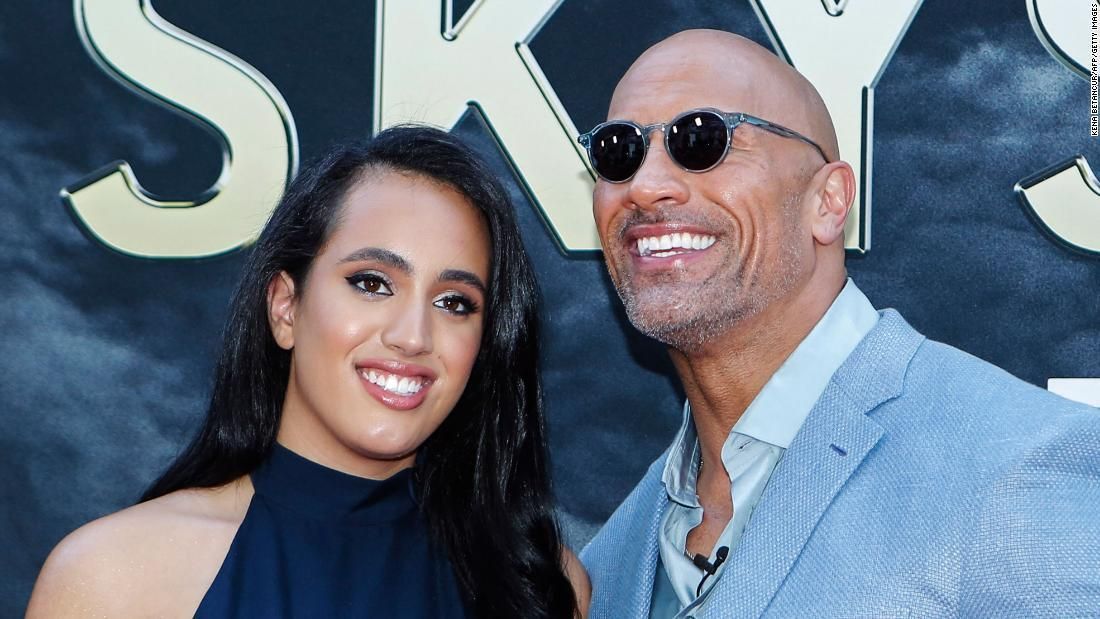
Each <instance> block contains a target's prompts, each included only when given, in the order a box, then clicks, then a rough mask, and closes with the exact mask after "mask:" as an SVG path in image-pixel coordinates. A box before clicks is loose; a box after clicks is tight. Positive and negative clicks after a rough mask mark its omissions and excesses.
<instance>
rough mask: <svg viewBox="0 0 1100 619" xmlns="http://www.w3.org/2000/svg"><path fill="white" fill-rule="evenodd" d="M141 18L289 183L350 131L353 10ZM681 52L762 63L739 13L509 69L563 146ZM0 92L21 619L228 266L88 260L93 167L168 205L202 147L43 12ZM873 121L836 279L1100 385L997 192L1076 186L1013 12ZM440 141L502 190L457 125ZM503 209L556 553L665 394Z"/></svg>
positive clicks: (99, 499) (970, 7)
mask: <svg viewBox="0 0 1100 619" xmlns="http://www.w3.org/2000/svg"><path fill="white" fill-rule="evenodd" d="M865 1H866V0H865ZM806 2H807V8H808V10H815V9H819V8H820V6H819V4H818V3H817V2H816V0H806ZM456 4H461V3H456ZM467 4H468V2H467ZM154 5H155V7H156V9H157V11H158V12H160V13H161V14H162V15H163V16H164V17H165V18H167V19H168V20H169V21H171V22H172V23H174V24H176V25H177V26H179V27H181V28H183V29H185V30H187V31H189V32H191V33H193V34H195V35H197V36H199V37H201V38H204V39H206V40H208V41H210V42H211V43H213V44H215V45H218V46H220V47H223V48H225V49H227V50H229V51H231V52H232V53H234V54H235V55H237V56H239V57H241V58H243V59H245V60H246V61H247V62H249V63H250V64H252V65H253V66H255V67H256V68H258V69H259V70H260V71H261V72H262V73H264V74H265V75H266V76H267V77H268V78H269V79H270V80H271V81H272V82H273V83H274V84H275V85H276V86H277V87H278V88H279V90H280V91H281V92H282V94H283V95H284V97H285V98H286V100H287V102H288V104H289V105H290V107H291V109H292V111H293V113H294V116H295V119H296V121H297V123H298V129H299V136H300V143H301V146H302V159H303V160H304V161H308V160H310V159H312V158H313V157H315V156H316V155H317V154H319V153H320V152H321V150H322V149H323V148H324V147H325V145H326V144H328V143H330V142H332V141H334V140H338V139H341V138H345V137H349V136H362V135H365V134H367V133H368V132H369V129H370V118H371V96H372V93H371V90H372V81H373V77H372V71H373V58H372V56H373V45H374V43H373V32H374V7H373V3H370V2H368V3H363V2H357V1H355V0H332V1H331V2H329V3H327V4H326V9H325V10H324V11H317V10H316V8H315V7H314V5H313V4H312V3H310V2H307V1H306V0H286V1H281V2H278V3H270V2H268V3H225V2H217V1H215V0H188V1H186V2H185V1H184V0H156V1H155V3H154ZM639 5H644V10H640V9H639V8H638V7H639ZM692 27H712V28H721V29H725V30H731V31H734V32H739V33H741V34H744V35H745V36H748V37H750V38H752V39H754V40H756V41H758V42H760V43H762V44H765V45H767V40H766V37H765V35H764V32H763V30H762V28H761V26H760V24H759V22H758V21H757V19H756V16H755V15H754V13H753V12H752V10H751V9H750V7H749V5H748V3H747V2H746V1H745V0H724V1H721V2H719V1H712V2H705V1H697V2H689V1H679V2H677V1H671V0H646V1H645V2H643V3H635V2H628V1H627V0H585V1H583V2H582V1H579V0H577V1H574V0H565V2H564V3H563V4H562V6H561V7H560V8H559V10H558V11H557V12H556V13H555V15H554V16H553V17H552V18H551V20H550V21H549V23H548V24H547V26H546V28H545V29H544V30H543V32H542V33H541V34H540V35H539V36H538V38H537V39H536V40H535V41H534V42H533V44H532V49H533V50H534V52H535V55H536V57H537V58H538V60H539V62H540V63H541V65H542V67H543V69H544V71H545V72H546V74H547V76H548V77H549V79H550V80H551V82H552V83H553V84H554V86H555V87H556V88H557V92H558V95H559V96H560V98H561V100H562V101H563V102H564V104H565V106H566V108H567V109H568V110H569V112H570V114H571V115H572V117H573V119H574V121H575V124H576V125H577V126H578V127H584V128H587V127H589V126H591V125H593V124H595V123H597V122H599V121H601V120H603V118H604V111H605V109H606V105H607V102H608V99H609V97H610V94H611V90H612V88H613V86H614V83H615V81H616V79H617V78H618V76H619V75H620V74H621V73H622V72H623V71H624V70H625V69H626V67H627V66H628V65H629V64H630V62H631V61H632V60H633V58H634V57H635V56H636V55H637V54H638V53H640V52H641V51H642V50H643V49H645V48H646V47H648V46H649V45H650V44H652V43H654V42H656V41H657V40H659V39H661V38H663V37H664V36H667V35H668V34H671V33H672V32H675V31H678V30H681V29H684V28H692ZM0 75H3V76H4V84H3V86H2V87H0V153H2V155H0V162H2V164H0V269H2V272H3V273H4V274H5V275H6V286H5V288H6V294H5V295H4V296H5V301H4V303H2V304H0V332H2V333H3V337H2V338H0V419H3V420H4V422H5V430H4V432H3V433H0V470H2V471H3V472H4V475H3V476H2V477H0V506H2V507H0V548H4V549H5V552H4V556H3V558H2V559H0V616H3V617H8V616H17V615H19V614H21V612H22V610H23V608H24V606H25V604H26V600H27V597H28V595H29V593H30V588H31V585H32V583H33V579H34V576H35V574H36V573H37V570H38V568H39V567H40V565H41V563H42V561H43V559H44V558H45V556H46V554H47V553H48V551H49V549H50V548H51V547H52V546H53V545H54V544H55V543H56V542H57V541H58V540H59V539H60V538H61V537H62V536H63V535H64V534H65V533H67V532H68V531H70V530H72V529H73V528H75V527H76V526H78V525H80V524H82V523H84V522H86V521H88V520H90V519H92V518H95V517H98V516H101V515H103V514H105V513H108V512H111V511H114V510H117V509H119V508H121V507H123V506H126V505H128V504H130V503H132V502H133V501H134V500H135V499H136V497H137V496H138V495H139V494H140V493H141V491H142V489H143V488H144V486H145V485H146V484H147V483H148V482H149V481H150V480H151V479H152V478H153V477H154V476H155V474H156V473H157V472H158V471H159V470H160V469H161V468H162V467H163V466H165V465H166V464H167V462H168V461H169V460H170V459H171V457H172V456H173V455H174V454H175V453H176V452H177V451H178V450H179V449H180V448H181V447H182V446H183V444H184V443H185V442H186V440H187V439H188V437H189V436H190V433H191V432H192V431H193V430H194V429H195V427H196V423H197V421H198V419H199V416H200V415H201V413H202V411H203V408H204V404H205V400H206V397H207V395H208V391H209V386H210V380H209V374H210V370H211V367H212V363H213V357H214V354H215V351H216V349H217V346H218V339H219V331H220V329H221V324H222V322H223V320H224V318H225V308H226V303H227V301H228V298H229V295H230V293H231V290H232V287H233V285H234V283H235V281H236V279H237V276H238V272H239V269H240V266H241V264H242V256H241V255H240V254H237V255H230V256H225V257H222V258H218V259H214V260H207V261H187V262H154V261H145V260H136V259H132V258H127V257H124V256H120V255H117V254H114V253H111V252H109V251H107V250H105V249H103V248H102V247H100V246H98V245H97V244H95V243H94V242H92V241H90V240H89V239H87V238H86V237H85V236H83V235H82V234H81V232H80V231H79V229H78V228H77V227H76V226H75V225H74V223H73V222H72V220H71V219H70V218H69V215H68V214H67V212H66V210H65V208H64V207H63V206H62V204H61V201H60V200H59V198H58V191H59V190H60V189H61V188H62V187H65V186H68V185H72V184H73V183H75V182H77V181H79V180H80V179H81V178H83V177H85V176H86V175H87V174H89V173H90V172H92V171H94V170H95V169H97V168H99V167H100V166H102V165H104V164H105V163H108V162H110V161H113V160H116V159H126V160H127V161H129V162H131V164H132V165H133V167H134V169H135V172H136V174H137V175H138V177H139V178H140V179H141V180H142V183H143V184H144V185H145V186H146V187H147V188H149V189H150V190H152V191H154V192H156V193H160V194H168V195H186V194H193V193H197V192H199V191H201V190H203V189H205V188H206V187H207V186H209V185H210V184H211V183H212V182H213V180H214V179H215V178H216V177H217V174H218V166H219V165H220V152H219V149H218V146H217V144H216V143H214V141H213V140H212V139H211V138H210V136H209V135H208V134H207V133H206V132H204V131H203V130H201V129H199V128H197V127H196V126H194V125H192V124H191V123H190V122H189V121H187V120H185V119H182V118H181V117H179V116H176V115H174V114H172V113H170V112H167V111H165V110H163V109H161V108H158V107H157V106H155V105H153V104H151V103H149V102H148V101H146V100H144V99H141V98H139V97H137V96H135V95H133V94H132V93H130V92H129V91H127V90H125V89H124V88H122V87H121V86H119V85H118V84H117V83H115V82H114V81H112V80H111V79H110V78H109V77H107V76H106V75H104V74H103V73H102V72H100V71H99V69H98V68H97V67H96V66H95V65H94V64H93V62H92V61H91V60H90V59H89V58H88V57H87V55H86V54H85V53H84V51H83V49H82V48H81V46H80V43H79V40H78V37H77V33H76V29H75V26H74V24H73V19H72V14H71V10H70V7H69V6H66V5H65V3H41V2H33V1H31V0H9V1H8V2H4V3H2V4H0ZM875 100H876V108H875V125H876V126H875V145H874V152H875V161H874V190H875V212H874V231H873V234H874V239H875V245H874V249H873V250H872V251H871V252H870V253H869V254H868V255H867V256H864V257H859V258H853V259H852V260H850V270H851V273H852V275H853V277H854V278H855V279H856V281H857V282H858V283H859V284H860V286H861V287H862V288H863V289H864V290H865V291H866V292H867V294H868V296H869V297H870V298H871V300H872V301H873V302H874V303H875V304H876V305H877V306H879V307H895V308H898V309H899V310H900V311H901V312H902V314H903V315H905V316H906V317H907V318H908V319H909V320H910V322H911V323H912V324H913V325H914V326H916V327H917V328H918V329H920V330H922V331H923V332H925V333H926V334H928V335H929V336H930V337H933V338H935V339H939V340H942V341H946V342H948V343H950V344H953V345H955V346H957V347H959V348H962V349H963V350H966V351H968V352H971V353H973V354H976V355H978V356H981V357H984V358H986V359H989V360H990V361H992V362H994V363H996V364H997V365H1000V366H1002V367H1005V368H1006V369H1008V370H1009V371H1010V372H1012V373H1014V374H1016V375H1018V376H1020V377H1021V378H1023V379H1025V380H1027V381H1030V382H1032V383H1035V384H1039V385H1045V382H1046V379H1047V378H1049V377H1052V376H1070V377H1071V376H1092V377H1100V302H1098V297H1100V295H1098V292H1100V260H1097V259H1095V258H1087V257H1083V256H1079V255H1075V254H1072V253H1069V252H1067V251H1066V250H1064V249H1062V248H1061V247H1059V246H1057V245H1056V244H1055V243H1053V242H1051V240H1050V239H1049V238H1047V237H1046V236H1044V235H1043V234H1042V233H1041V232H1040V231H1039V230H1038V229H1037V228H1036V227H1035V225H1034V224H1033V223H1032V222H1031V221H1030V220H1029V219H1028V218H1027V216H1026V215H1025V214H1024V212H1023V210H1022V209H1021V208H1020V205H1019V203H1018V202H1017V200H1016V198H1015V196H1014V195H1013V192H1012V187H1013V184H1014V183H1016V182H1017V181H1019V180H1020V179H1022V178H1024V177H1026V176H1028V175H1030V174H1032V173H1034V172H1036V171H1037V170H1040V169H1042V168H1045V167H1046V166H1048V165H1051V164H1053V163H1056V162H1058V161H1061V160H1063V159H1065V158H1067V157H1069V156H1071V155H1074V154H1078V153H1080V154H1084V155H1086V156H1087V157H1089V159H1090V160H1091V161H1092V162H1093V165H1094V166H1097V167H1098V168H1100V148H1098V142H1097V141H1096V140H1095V139H1092V138H1089V137H1088V115H1087V109H1088V85H1087V83H1086V82H1085V81H1084V80H1082V79H1081V78H1079V77H1077V76H1075V75H1074V74H1072V73H1070V72H1069V71H1068V70H1067V69H1065V68H1064V67H1062V66H1061V65H1060V64H1059V63H1057V62H1056V61H1055V60H1054V59H1053V58H1052V57H1051V56H1050V55H1048V54H1047V52H1046V51H1045V50H1044V49H1043V47H1042V45H1041V44H1040V43H1039V41H1038V40H1037V39H1036V37H1035V34H1034V33H1033V32H1032V30H1031V27H1030V24H1029V22H1028V17H1027V12H1026V8H1025V4H1024V1H1023V0H1013V1H1011V2H1004V1H1003V0H975V1H972V2H966V3H960V2H953V1H952V0H926V1H925V3H924V6H923V7H922V8H921V9H920V12H919V13H918V14H917V16H916V19H915V20H914V22H913V24H912V26H911V27H910V30H909V32H908V34H907V35H906V37H905V38H904V40H903V41H902V43H901V45H900V47H899V48H898V51H897V53H896V55H895V56H894V58H893V60H892V62H891V63H890V65H889V66H888V67H887V69H886V71H885V74H884V76H883V78H882V80H881V81H880V83H879V85H878V87H877V89H876V93H875ZM457 131H459V132H460V133H461V134H463V135H464V136H467V137H469V139H470V140H471V141H472V142H473V143H474V144H475V145H476V146H477V148H479V149H480V150H481V151H482V152H483V153H485V154H486V156H487V157H488V158H489V159H490V160H491V161H492V162H493V164H494V165H495V166H496V167H497V169H498V170H499V171H500V173H501V174H502V175H504V176H506V177H507V178H509V179H511V176H510V175H511V172H510V171H509V169H508V167H507V164H506V163H505V160H504V158H503V157H502V156H501V154H500V153H499V151H497V149H496V146H495V144H494V143H493V142H492V140H491V138H490V137H489V134H488V133H487V131H486V130H485V128H484V125H483V123H482V122H481V121H480V119H479V118H478V117H477V116H476V115H470V116H468V117H467V118H466V119H465V120H464V121H463V122H462V123H460V125H459V127H458V128H457ZM851 155H853V154H849V156H851ZM510 183H511V185H510V186H511V189H512V194H513V197H514V199H515V200H516V204H517V206H518V208H519V212H520V217H521V220H522V224H523V228H524V234H525V241H526V242H527V245H528V247H529V249H530V250H531V253H532V256H533V258H534V261H535V263H536V266H537V268H538V270H539V273H540V276H541V285H542V290H543V296H544V319H545V323H546V328H545V333H546V342H545V357H546V364H545V368H546V372H545V380H546V392H547V400H548V408H549V414H550V416H551V431H552V448H553V457H554V465H555V468H554V471H555V476H556V479H555V480H556V484H557V489H558V494H559V498H560V503H561V512H562V515H563V519H564V522H565V525H566V529H567V534H568V536H569V538H570V540H571V541H572V542H573V543H574V544H576V545H580V544H582V543H583V542H584V541H585V540H586V539H587V538H588V537H590V536H591V535H592V533H593V532H594V531H595V529H596V528H597V527H598V525H599V524H600V523H601V522H602V521H603V520H604V519H605V518H606V517H607V516H608V514H609V513H610V512H611V510H612V509H613V508H614V507H615V505H616V504H617V502H618V501H619V500H620V499H621V498H622V497H623V496H624V495H625V494H626V493H627V492H628V490H629V489H630V487H631V486H632V485H633V483H634V482H635V481H636V480H637V479H638V478H639V477H640V476H641V474H642V472H643V471H644V469H645V467H646V466H647V465H648V463H649V462H650V461H651V460H652V458H653V457H655V456H656V455H657V454H658V453H659V452H660V451H661V450H662V449H663V448H664V446H665V445H666V444H667V443H668V441H669V440H670V438H671V435H672V433H673V431H674V429H675V427H676V425H677V424H678V421H679V411H680V394H679V392H678V389H679V388H678V386H677V385H676V381H675V379H674V376H673V374H672V372H671V368H670V365H669V363H668V361H667V359H666V357H665V356H664V353H663V351H662V350H661V349H660V347H658V346H655V345H653V344H652V343H651V342H648V341H646V340H645V339H644V338H641V337H640V336H638V335H637V334H636V333H635V332H634V331H633V330H632V329H631V328H630V327H629V325H628V324H627V323H626V321H625V319H624V317H623V314H622V312H621V309H620V308H619V304H618V300H617V298H616V297H615V294H614V292H613V291H612V290H611V288H610V285H609V283H608V280H607V276H606V274H605V272H604V270H603V266H602V263H601V262H600V259H599V257H598V256H595V255H582V256H571V257H566V256H563V255H562V254H561V253H560V252H559V251H558V250H557V248H556V247H555V245H554V243H553V241H552V240H551V237H550V236H549V234H548V233H547V232H546V230H545V229H544V228H543V226H542V223H541V220H540V219H539V218H538V216H537V215H536V214H535V212H534V211H533V209H532V208H531V206H530V204H529V202H528V201H527V199H526V197H525V196H524V194H523V193H522V191H521V190H520V189H519V186H518V184H516V183H515V182H514V181H510Z"/></svg>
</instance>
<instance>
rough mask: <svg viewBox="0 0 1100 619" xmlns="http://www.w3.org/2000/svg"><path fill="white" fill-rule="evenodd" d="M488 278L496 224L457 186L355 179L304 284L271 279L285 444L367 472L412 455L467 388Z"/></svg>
mask: <svg viewBox="0 0 1100 619" xmlns="http://www.w3.org/2000/svg"><path fill="white" fill-rule="evenodd" d="M488 277H489V236H488V232H487V230H486V227H485V224H484V223H483V221H482V219H481V216H480V214H479V213H478V211H477V210H475V208H474V207H473V206H472V205H470V204H469V203H468V202H467V200H466V199H465V198H464V197H463V196H462V195H461V194H459V193H458V192H456V191H454V190H453V189H451V188H448V187H445V186H442V185H439V184H437V183H435V182H433V181H430V180H426V179H424V178H422V177H418V176H408V175H405V174H400V173H396V172H390V171H383V172H377V173H372V174H369V175H368V177H367V178H366V180H364V181H360V182H359V183H358V184H357V185H355V186H354V187H353V188H352V189H351V190H350V192H349V193H348V195H347V196H346V198H345V199H344V203H343V205H342V210H341V212H340V215H339V219H338V223H337V226H336V228H335V230H334V231H333V232H332V234H331V236H330V238H329V240H328V242H327V243H326V244H325V245H324V247H323V248H322V250H321V252H320V253H319V254H318V255H317V257H316V258H315V259H314V261H313V264H312V266H311V267H310V271H309V275H308V277H307V278H306V281H305V284H304V286H302V285H300V283H296V282H292V281H291V280H290V278H289V277H288V276H287V275H286V274H285V273H284V274H281V275H280V276H277V277H276V278H275V280H274V281H273V282H272V283H271V287H270V290H269V310H270V311H269V316H270V321H271V328H272V333H273V335H274V336H275V340H276V341H277V342H278V343H279V345H280V346H282V347H283V348H285V349H287V350H290V351H291V368H290V379H289V383H288V386H287V394H286V400H285V403H284V406H283V414H282V421H281V423H280V427H279V435H278V438H279V442H280V443H282V444H283V445H285V446H286V447H288V448H290V449H292V450H293V451H296V452H298V453H299V454H301V455H303V456H305V457H307V458H309V459H311V460H314V461H316V462H319V463H321V464H324V465H327V466H329V467H332V468H335V469H338V470H342V471H345V472H348V473H352V474H355V475H360V476H363V477H373V478H384V477H388V476H389V475H390V474H392V473H394V472H396V471H398V470H400V469H402V468H406V467H408V466H410V465H411V464H412V461H413V458H414V456H415V453H416V450H417V448H418V447H420V445H421V444H422V443H423V442H424V440H425V439H426V438H428V436H429V435H430V434H431V433H432V432H434V431H435V429H436V428H438V427H439V425H440V424H441V423H442V422H443V420H444V418H446V416H447V414H448V413H450V412H451V409H452V408H454V405H455V403H456V402H457V401H458V398H459V396H460V395H462V391H463V389H465V387H466V381H467V379H468V378H469V377H470V371H471V369H472V368H473V365H474V360H475V358H476V357H477V353H478V347H479V345H480V343H481V332H482V323H483V320H484V318H483V316H484V314H483V309H482V308H483V307H484V304H485V288H486V286H487V285H488ZM296 284H298V285H297V286H296Z"/></svg>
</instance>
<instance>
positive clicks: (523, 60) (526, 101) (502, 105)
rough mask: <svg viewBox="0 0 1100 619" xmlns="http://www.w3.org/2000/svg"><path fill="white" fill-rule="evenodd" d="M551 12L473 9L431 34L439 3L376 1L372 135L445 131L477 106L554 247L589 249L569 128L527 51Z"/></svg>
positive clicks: (584, 196) (583, 170) (549, 7)
mask: <svg viewBox="0 0 1100 619" xmlns="http://www.w3.org/2000/svg"><path fill="white" fill-rule="evenodd" d="M560 3H561V0H523V1H517V0H494V1H489V0H476V1H475V2H474V4H473V5H472V6H471V7H470V9H469V11H467V13H466V15H465V17H463V19H462V20H460V21H459V23H458V24H457V25H456V26H454V27H453V28H448V30H447V31H446V32H441V29H440V23H442V22H443V21H444V20H443V15H444V11H447V8H446V7H444V6H443V5H445V4H449V2H448V0H444V1H443V2H440V0H378V4H377V7H378V9H377V10H378V17H377V26H376V28H377V29H376V34H375V45H376V48H375V72H374V79H375V89H374V127H375V131H377V130H379V129H382V128H384V127H387V126H390V125H393V124H395V123H399V122H403V121H419V122H427V123H431V124H434V125H438V126H442V127H447V128H450V127H452V126H454V124H455V123H456V122H457V121H458V119H459V118H460V117H461V116H462V114H463V113H464V112H465V111H466V110H467V108H468V106H470V105H475V106H477V108H479V109H480V111H481V113H482V115H483V116H484V118H485V121H486V122H487V123H488V125H489V127H490V128H491V129H492V132H493V134H494V137H495V138H496V140H497V142H498V143H499V145H500V147H501V150H502V151H503V152H504V153H505V155H506V156H507V157H508V159H509V161H510V162H511V164H512V166H513V167H514V168H515V170H516V172H517V174H518V176H519V178H520V180H521V182H522V183H523V185H524V186H525V188H526V189H527V191H528V194H529V195H530V196H531V198H532V199H533V201H534V202H535V204H536V205H537V206H538V207H539V209H540V210H541V212H542V214H543V217H544V219H545V220H546V221H547V224H548V225H549V226H550V229H551V230H552V231H553V232H554V233H555V236H556V237H557V239H558V241H559V243H560V244H561V246H562V247H563V248H564V249H567V250H578V249H597V248H599V240H598V238H597V236H596V230H595V226H594V225H593V223H592V215H591V210H592V183H593V177H592V175H591V173H590V172H589V171H588V168H587V167H586V164H585V161H584V157H583V153H582V152H581V150H580V147H579V146H578V145H577V143H576V141H575V139H574V138H575V136H576V135H577V129H576V127H574V126H573V121H572V120H570V118H569V115H568V114H567V113H566V112H565V109H564V108H563V107H562V105H561V102H560V101H558V98H557V95H556V94H555V93H554V90H553V88H551V87H550V84H549V82H548V81H547V80H546V76H544V75H543V74H542V70H541V69H540V68H539V65H538V63H537V62H536V61H535V58H534V56H533V55H532V54H531V50H530V48H529V47H528V43H529V42H530V41H531V39H532V38H534V36H535V34H537V32H538V30H539V28H540V27H541V26H542V24H543V23H545V21H546V20H547V19H548V18H549V16H550V15H551V14H553V12H554V10H555V9H556V8H557V7H558V5H559V4H560Z"/></svg>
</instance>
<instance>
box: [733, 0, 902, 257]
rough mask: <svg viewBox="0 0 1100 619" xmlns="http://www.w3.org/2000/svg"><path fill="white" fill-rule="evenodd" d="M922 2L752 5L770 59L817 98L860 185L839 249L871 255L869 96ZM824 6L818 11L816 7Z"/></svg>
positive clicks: (775, 0)
mask: <svg viewBox="0 0 1100 619" xmlns="http://www.w3.org/2000/svg"><path fill="white" fill-rule="evenodd" d="M922 1H923V0H868V1H864V2H858V3H853V4H851V5H848V2H847V0H839V1H838V0H822V1H821V2H820V3H818V2H814V1H813V0H751V2H752V6H753V8H754V9H755V10H756V14H757V16H759V17H760V21H761V22H763V24H764V29H765V30H766V31H767V33H768V36H769V37H770V38H771V40H772V45H774V46H775V49H776V52H778V53H779V55H780V56H781V57H783V58H784V59H785V60H786V61H787V62H789V63H791V64H792V65H793V66H795V67H797V68H798V70H799V71H800V72H801V73H802V74H803V75H805V76H806V78H807V79H809V80H810V81H811V82H813V84H814V86H816V87H817V89H818V91H819V92H820V93H821V97H822V98H823V99H824V100H825V105H827V106H828V107H829V113H830V114H832V117H833V123H834V124H835V125H836V133H837V140H838V142H839V143H840V155H841V157H842V158H843V159H844V160H845V161H847V162H849V163H850V164H852V168H853V169H854V170H855V173H856V177H857V178H858V179H859V185H858V193H857V195H856V201H855V204H854V205H853V206H852V214H851V215H850V216H849V217H848V226H847V229H846V231H845V240H846V243H845V245H846V246H847V247H848V249H855V250H859V251H867V250H868V249H870V248H871V152H872V151H871V146H872V141H873V140H872V130H873V129H874V89H875V84H877V83H878V80H879V78H880V77H882V72H883V71H884V70H885V69H886V65H887V64H889V62H890V58H891V57H892V56H893V55H894V50H896V49H897V46H898V43H900V42H901V39H902V37H903V36H905V31H906V30H908V28H909V24H910V23H911V22H912V21H913V17H914V16H915V15H916V14H917V10H918V9H920V5H921V2H922ZM822 5H824V6H822Z"/></svg>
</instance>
